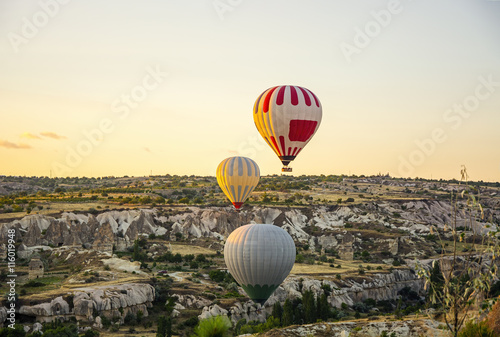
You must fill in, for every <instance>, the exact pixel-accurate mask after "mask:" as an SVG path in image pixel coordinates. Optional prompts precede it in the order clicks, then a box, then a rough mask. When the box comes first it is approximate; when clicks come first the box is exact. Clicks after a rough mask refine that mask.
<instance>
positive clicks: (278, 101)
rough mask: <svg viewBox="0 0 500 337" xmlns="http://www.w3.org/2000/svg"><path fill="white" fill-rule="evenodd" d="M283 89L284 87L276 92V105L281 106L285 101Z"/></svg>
mask: <svg viewBox="0 0 500 337" xmlns="http://www.w3.org/2000/svg"><path fill="white" fill-rule="evenodd" d="M285 89H286V85H284V86H282V87H280V90H279V91H278V95H277V97H276V105H282V104H283V102H284V101H285Z"/></svg>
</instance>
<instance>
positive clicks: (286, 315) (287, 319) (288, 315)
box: [282, 298, 293, 326]
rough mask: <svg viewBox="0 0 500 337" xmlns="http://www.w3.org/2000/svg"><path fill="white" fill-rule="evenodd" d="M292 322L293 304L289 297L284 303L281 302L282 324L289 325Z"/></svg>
mask: <svg viewBox="0 0 500 337" xmlns="http://www.w3.org/2000/svg"><path fill="white" fill-rule="evenodd" d="M292 324H293V304H292V301H290V299H288V298H287V299H286V300H285V304H283V319H282V325H283V326H289V325H292Z"/></svg>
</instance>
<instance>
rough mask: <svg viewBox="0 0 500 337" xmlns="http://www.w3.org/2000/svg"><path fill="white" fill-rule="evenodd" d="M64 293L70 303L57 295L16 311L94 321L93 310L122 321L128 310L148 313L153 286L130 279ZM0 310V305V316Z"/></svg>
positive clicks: (41, 317) (45, 318)
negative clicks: (133, 281)
mask: <svg viewBox="0 0 500 337" xmlns="http://www.w3.org/2000/svg"><path fill="white" fill-rule="evenodd" d="M64 297H65V298H66V299H67V300H68V301H70V302H71V303H68V301H67V300H65V299H64V298H63V297H62V296H59V297H57V298H55V299H53V300H51V301H50V302H45V303H40V304H36V305H32V306H27V305H24V306H21V308H20V309H19V313H20V314H23V315H26V316H31V317H35V318H36V320H37V321H39V322H51V321H53V320H55V319H68V318H70V317H76V318H77V319H78V320H88V321H93V320H94V316H95V315H96V314H98V315H104V316H106V317H108V318H113V317H120V319H121V320H122V322H123V319H124V318H125V316H126V315H127V314H128V313H132V314H134V315H136V314H137V313H138V312H139V311H142V313H143V315H144V316H148V310H147V308H149V307H151V306H152V302H153V300H154V297H155V290H154V288H153V287H152V286H151V285H149V284H137V283H132V284H122V285H116V286H101V287H88V288H78V289H75V290H73V291H72V292H71V293H68V294H67V295H66V296H64ZM4 309H5V308H4ZM1 312H2V310H1V309H0V318H1Z"/></svg>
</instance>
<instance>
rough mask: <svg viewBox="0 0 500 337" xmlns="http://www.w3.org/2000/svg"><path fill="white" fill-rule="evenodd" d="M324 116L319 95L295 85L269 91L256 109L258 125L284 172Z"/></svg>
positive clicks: (256, 122) (262, 96) (257, 103)
mask: <svg viewBox="0 0 500 337" xmlns="http://www.w3.org/2000/svg"><path fill="white" fill-rule="evenodd" d="M322 114H323V113H322V108H321V103H320V101H319V99H318V98H317V97H316V95H314V94H313V93H312V92H311V91H310V90H308V89H306V88H303V87H298V86H293V85H282V86H277V87H273V88H269V89H267V90H266V91H264V92H263V93H262V94H261V95H260V96H259V98H257V100H256V101H255V105H254V109H253V119H254V122H255V126H256V127H257V130H259V133H260V134H261V136H262V137H263V138H264V139H265V141H266V142H267V143H268V144H269V146H270V147H271V148H272V149H273V151H274V152H275V153H276V155H277V156H278V157H279V158H280V160H281V162H282V163H283V165H284V166H285V167H284V171H286V170H285V169H286V166H288V164H289V163H290V162H291V161H292V160H294V159H295V157H296V156H297V155H298V154H299V153H300V151H302V149H303V148H304V147H305V146H306V144H307V143H308V142H309V141H310V140H311V138H312V137H313V136H314V134H315V133H316V131H317V130H318V128H319V125H320V123H321V118H322Z"/></svg>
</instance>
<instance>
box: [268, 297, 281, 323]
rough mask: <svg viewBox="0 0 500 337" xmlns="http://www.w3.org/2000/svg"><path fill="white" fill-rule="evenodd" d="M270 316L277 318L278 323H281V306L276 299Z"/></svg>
mask: <svg viewBox="0 0 500 337" xmlns="http://www.w3.org/2000/svg"><path fill="white" fill-rule="evenodd" d="M271 316H273V317H275V318H277V319H279V321H280V324H283V308H282V307H281V303H280V302H278V301H276V303H274V305H273V311H272V313H271Z"/></svg>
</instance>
